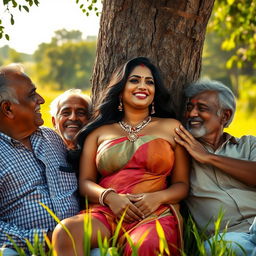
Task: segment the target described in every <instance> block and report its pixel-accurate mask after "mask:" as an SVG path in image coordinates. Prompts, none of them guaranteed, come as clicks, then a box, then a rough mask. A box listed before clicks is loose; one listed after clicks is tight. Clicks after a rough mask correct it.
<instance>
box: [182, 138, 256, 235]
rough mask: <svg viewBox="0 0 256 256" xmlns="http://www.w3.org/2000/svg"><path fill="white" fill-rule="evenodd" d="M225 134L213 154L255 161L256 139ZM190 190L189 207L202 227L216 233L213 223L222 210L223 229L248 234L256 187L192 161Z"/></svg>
mask: <svg viewBox="0 0 256 256" xmlns="http://www.w3.org/2000/svg"><path fill="white" fill-rule="evenodd" d="M225 135H226V140H225V142H224V143H223V144H222V145H221V146H220V147H219V148H218V149H217V150H216V151H215V152H214V151H213V150H212V149H211V148H209V147H207V146H206V148H207V150H208V151H209V152H212V153H215V154H218V155H222V156H227V157H233V158H237V159H243V160H249V161H256V137H253V136H243V137H241V138H240V139H238V138H234V137H232V136H231V135H229V134H225ZM190 182H191V191H190V195H189V197H188V199H187V200H186V202H187V205H188V207H189V210H190V212H191V214H192V215H193V217H194V219H195V221H196V223H197V224H198V226H199V228H201V229H204V228H205V227H206V226H207V224H208V223H209V221H210V223H209V225H208V227H207V229H206V232H207V233H208V234H212V233H213V232H214V220H216V219H217V217H218V214H219V212H220V209H222V211H223V213H224V217H223V220H222V224H221V229H223V228H225V226H226V225H228V231H234V232H249V227H250V225H251V224H252V222H253V220H254V217H255V216H256V187H255V186H248V185H246V184H244V183H242V182H240V181H238V180H236V179H234V178H232V177H231V176H230V175H227V174H225V173H224V172H222V171H221V170H220V169H218V168H215V167H214V166H212V165H206V164H200V163H199V162H197V161H195V160H193V163H192V171H191V178H190Z"/></svg>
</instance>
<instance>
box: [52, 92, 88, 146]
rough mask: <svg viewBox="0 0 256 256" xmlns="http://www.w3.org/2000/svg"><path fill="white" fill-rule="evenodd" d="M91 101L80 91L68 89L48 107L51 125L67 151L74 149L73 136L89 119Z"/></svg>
mask: <svg viewBox="0 0 256 256" xmlns="http://www.w3.org/2000/svg"><path fill="white" fill-rule="evenodd" d="M90 109H91V99H90V97H89V96H87V95H84V94H83V93H82V91H81V90H80V89H70V90H67V91H65V92H64V93H62V94H61V95H59V96H58V97H57V98H55V99H54V100H53V101H52V103H51V105H50V113H51V116H52V123H53V126H54V127H55V129H56V131H57V132H58V133H59V134H60V136H61V137H62V139H63V140H64V142H65V144H66V145H67V147H68V148H69V149H75V141H74V137H75V135H76V134H77V133H78V132H79V131H80V130H81V128H82V127H83V126H85V125H86V124H87V123H88V121H89V118H90Z"/></svg>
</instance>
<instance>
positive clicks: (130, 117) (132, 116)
mask: <svg viewBox="0 0 256 256" xmlns="http://www.w3.org/2000/svg"><path fill="white" fill-rule="evenodd" d="M148 116H149V111H148V110H147V111H136V112H135V113H132V112H129V113H127V112H126V113H125V114H124V118H123V121H124V122H126V123H128V124H130V125H131V126H136V125H137V124H139V123H140V122H142V121H143V120H145V119H146V118H147V117H148Z"/></svg>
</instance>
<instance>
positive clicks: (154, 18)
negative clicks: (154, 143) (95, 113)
mask: <svg viewBox="0 0 256 256" xmlns="http://www.w3.org/2000/svg"><path fill="white" fill-rule="evenodd" d="M213 4H214V0H178V1H177V0H166V1H164V0H104V1H103V10H102V16H101V21H100V31H99V37H98V45H97V53H96V62H95V66H94V72H93V77H92V93H93V98H95V97H97V95H98V94H99V93H100V92H101V90H102V89H103V88H104V87H105V86H106V84H107V82H108V80H109V78H110V75H111V74H112V72H113V70H114V69H115V68H116V67H117V66H119V65H120V64H121V63H124V62H126V61H127V60H128V59H130V58H134V57H138V56H144V57H148V58H150V59H151V60H152V62H153V63H154V64H155V65H156V66H158V68H159V69H160V70H161V72H162V75H163V80H164V82H165V85H166V87H168V89H169V91H170V93H171V95H172V99H173V104H174V108H175V110H176V111H177V113H180V111H181V108H180V107H181V105H182V91H183V89H184V87H185V86H186V84H187V83H188V82H191V81H195V80H197V79H198V78H199V76H200V70H201V59H202V50H203V43H204V39H205V33H206V26H207V23H208V20H209V18H210V15H211V12H212V8H213Z"/></svg>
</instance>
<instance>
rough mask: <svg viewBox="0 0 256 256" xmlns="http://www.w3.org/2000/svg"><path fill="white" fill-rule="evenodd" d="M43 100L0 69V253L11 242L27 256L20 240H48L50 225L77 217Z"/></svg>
mask: <svg viewBox="0 0 256 256" xmlns="http://www.w3.org/2000/svg"><path fill="white" fill-rule="evenodd" d="M42 104H44V99H43V98H42V97H41V96H40V95H39V94H38V93H37V91H36V87H35V85H34V83H33V82H32V81H31V79H30V78H29V77H28V76H27V75H26V74H25V73H24V71H23V69H22V68H21V67H20V66H18V65H16V66H15V65H11V66H6V67H2V68H0V120H1V122H0V247H6V248H5V249H3V248H2V249H1V250H0V253H1V252H2V251H4V252H3V253H4V255H6V251H9V252H10V250H11V254H10V253H9V252H8V253H9V254H8V255H17V253H16V252H15V251H14V250H12V249H11V248H14V246H13V243H12V242H11V241H10V240H9V238H8V236H10V237H11V238H12V239H13V241H14V243H15V244H16V245H17V246H18V247H19V248H21V249H23V250H24V251H25V253H26V254H27V253H28V247H27V245H26V240H28V241H30V243H32V244H33V243H34V241H35V235H36V234H37V235H38V238H39V242H40V243H42V242H43V241H44V235H46V236H48V238H49V239H50V240H51V237H52V231H53V229H54V227H55V226H56V222H55V220H54V219H53V218H52V217H51V215H50V214H49V213H48V212H47V211H46V210H45V209H44V208H43V207H42V206H41V205H40V204H39V202H42V203H43V204H45V205H46V206H48V207H49V208H50V209H51V210H52V211H53V212H54V213H55V214H56V215H57V217H58V218H59V219H64V218H67V217H70V216H73V215H74V214H77V213H78V212H79V204H78V199H77V196H76V191H77V179H76V176H75V173H72V172H70V170H71V166H68V164H67V161H66V155H67V151H66V147H65V145H64V143H63V141H62V139H61V138H60V136H59V135H58V134H57V133H55V132H54V131H53V130H52V129H49V128H46V127H40V126H41V125H43V123H44V121H43V119H42V116H41V113H40V106H41V105H42Z"/></svg>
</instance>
